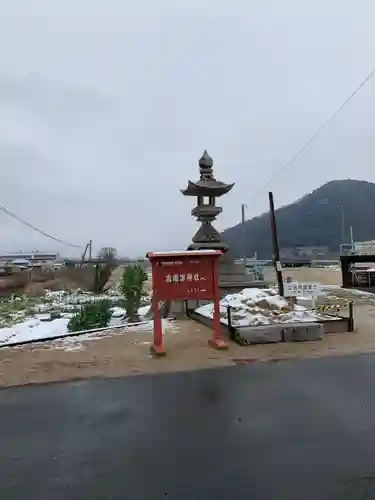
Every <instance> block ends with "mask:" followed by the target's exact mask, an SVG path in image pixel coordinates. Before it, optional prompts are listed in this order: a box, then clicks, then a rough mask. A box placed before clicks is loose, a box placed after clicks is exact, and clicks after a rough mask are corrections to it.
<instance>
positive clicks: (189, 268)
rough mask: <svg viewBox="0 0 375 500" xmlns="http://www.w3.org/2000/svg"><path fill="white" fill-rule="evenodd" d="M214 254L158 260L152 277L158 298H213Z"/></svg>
mask: <svg viewBox="0 0 375 500" xmlns="http://www.w3.org/2000/svg"><path fill="white" fill-rule="evenodd" d="M213 273H214V266H213V265H212V256H202V257H199V258H197V257H190V258H184V259H181V257H180V258H179V257H170V258H168V259H165V260H156V262H155V264H154V266H153V269H152V279H153V283H154V289H155V293H156V296H157V299H158V300H185V299H212V298H213V297H214V290H213V285H214V276H213Z"/></svg>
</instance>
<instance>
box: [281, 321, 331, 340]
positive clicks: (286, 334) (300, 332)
mask: <svg viewBox="0 0 375 500" xmlns="http://www.w3.org/2000/svg"><path fill="white" fill-rule="evenodd" d="M281 335H282V339H283V341H284V342H305V341H313V340H321V339H322V338H323V335H324V326H323V325H322V324H321V323H300V324H298V323H297V324H296V323H289V324H286V325H283V326H282V329H281Z"/></svg>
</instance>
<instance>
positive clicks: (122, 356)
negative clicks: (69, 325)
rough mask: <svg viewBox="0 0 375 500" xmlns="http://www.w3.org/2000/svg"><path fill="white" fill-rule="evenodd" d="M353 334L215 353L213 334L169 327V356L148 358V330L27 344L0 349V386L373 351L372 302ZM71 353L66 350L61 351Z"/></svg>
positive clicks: (362, 309) (190, 326)
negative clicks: (88, 338) (210, 339)
mask: <svg viewBox="0 0 375 500" xmlns="http://www.w3.org/2000/svg"><path fill="white" fill-rule="evenodd" d="M356 316H357V323H356V326H357V329H356V332H355V333H352V334H351V333H340V334H330V335H326V336H325V338H324V339H323V340H322V341H318V342H304V343H285V344H267V345H257V346H247V347H241V346H238V345H237V344H234V343H231V344H230V348H229V350H228V351H224V352H218V351H215V350H213V349H212V348H210V347H209V346H208V344H207V341H208V339H209V338H210V337H211V335H212V331H211V330H210V329H209V328H207V327H205V326H203V325H200V324H198V323H195V322H193V321H190V320H189V321H176V322H171V323H170V326H169V328H168V329H167V332H166V334H165V345H166V349H167V356H166V357H165V358H159V359H154V358H152V357H151V356H150V354H149V347H150V345H151V342H152V331H151V330H145V331H139V330H130V329H127V330H125V329H124V330H123V329H118V330H113V331H112V334H110V335H109V336H107V337H102V338H95V339H91V340H83V341H79V339H75V340H74V341H63V342H62V341H61V342H57V341H56V342H53V343H48V344H47V343H46V344H38V343H35V344H31V345H29V346H24V347H19V348H13V349H12V348H9V349H8V348H6V349H0V385H2V386H8V385H18V384H26V383H37V382H52V381H60V380H69V379H74V378H87V377H94V376H105V377H116V376H121V375H135V374H141V373H156V372H165V371H178V370H193V369H198V368H213V367H220V366H228V365H232V364H233V363H236V362H238V361H241V360H247V361H248V360H254V361H269V360H279V359H290V358H314V357H322V356H337V355H345V354H354V353H365V352H366V353H368V352H375V332H374V328H373V326H374V325H375V303H374V304H368V303H365V304H359V305H357V308H356ZM67 348H68V349H70V350H68V351H67V350H65V349H67Z"/></svg>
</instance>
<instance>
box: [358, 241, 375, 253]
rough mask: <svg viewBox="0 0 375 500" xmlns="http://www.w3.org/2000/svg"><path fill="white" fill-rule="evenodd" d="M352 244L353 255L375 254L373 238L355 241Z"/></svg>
mask: <svg viewBox="0 0 375 500" xmlns="http://www.w3.org/2000/svg"><path fill="white" fill-rule="evenodd" d="M353 246H354V254H355V255H375V240H368V241H355V242H354V245H353Z"/></svg>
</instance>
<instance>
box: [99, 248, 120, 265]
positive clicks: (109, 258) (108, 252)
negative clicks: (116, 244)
mask: <svg viewBox="0 0 375 500" xmlns="http://www.w3.org/2000/svg"><path fill="white" fill-rule="evenodd" d="M117 256H118V253H117V250H116V248H113V247H103V248H101V249H100V250H99V253H98V259H102V260H105V261H106V262H108V263H113V262H115V261H116V260H117Z"/></svg>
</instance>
